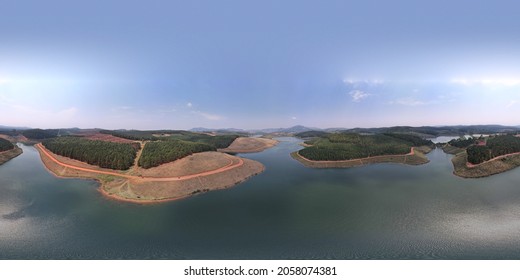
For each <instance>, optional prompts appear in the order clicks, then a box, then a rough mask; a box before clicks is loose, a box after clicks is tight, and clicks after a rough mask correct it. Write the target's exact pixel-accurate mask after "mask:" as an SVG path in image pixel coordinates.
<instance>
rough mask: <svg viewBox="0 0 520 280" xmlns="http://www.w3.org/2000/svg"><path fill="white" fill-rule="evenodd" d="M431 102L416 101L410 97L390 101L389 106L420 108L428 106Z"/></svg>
mask: <svg viewBox="0 0 520 280" xmlns="http://www.w3.org/2000/svg"><path fill="white" fill-rule="evenodd" d="M430 103H431V102H424V101H421V100H417V99H415V98H412V97H407V98H400V99H397V100H395V101H391V102H390V104H397V105H404V106H422V105H426V104H430Z"/></svg>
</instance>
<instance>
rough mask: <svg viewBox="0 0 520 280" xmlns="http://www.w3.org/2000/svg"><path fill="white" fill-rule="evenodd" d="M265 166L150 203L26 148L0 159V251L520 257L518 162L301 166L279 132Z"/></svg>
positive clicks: (13, 255) (55, 255) (9, 255)
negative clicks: (491, 166)
mask: <svg viewBox="0 0 520 280" xmlns="http://www.w3.org/2000/svg"><path fill="white" fill-rule="evenodd" d="M281 140H282V141H283V142H281V143H280V144H279V145H278V146H276V147H274V148H272V149H269V150H267V151H264V152H261V153H256V154H249V155H242V156H244V157H247V158H251V159H254V160H258V161H260V162H262V163H263V164H265V166H266V171H265V172H264V173H262V174H260V175H258V176H255V177H253V178H252V179H250V180H249V181H247V182H245V183H242V184H240V185H238V186H236V187H234V188H231V189H228V190H223V191H216V192H210V193H207V194H203V195H199V196H195V197H192V198H189V199H184V200H181V201H174V202H169V203H164V204H158V205H134V204H127V203H122V202H117V201H112V200H108V199H106V198H104V197H103V196H101V194H99V193H98V191H97V187H98V186H97V183H96V182H94V181H86V180H77V179H59V178H56V177H54V176H53V175H51V174H49V173H48V172H47V171H46V170H45V168H44V167H43V165H42V163H41V161H40V160H39V157H38V153H37V152H36V150H35V149H34V148H33V147H28V146H22V148H23V150H24V153H23V154H22V155H21V156H19V157H17V158H15V159H13V160H11V161H10V162H8V163H6V164H4V165H2V166H0V258H3V259H107V258H108V259H161V258H166V259H286V258H287V259H416V258H418V259H430V258H433V259H460V258H462V259H475V258H477V259H488V258H492V259H503V258H512V259H520V184H519V182H520V169H515V170H512V171H509V172H506V173H503V174H500V175H496V176H492V177H489V178H484V179H462V178H458V177H455V176H453V175H452V166H451V162H450V158H451V156H449V155H446V154H444V153H443V152H442V151H441V150H439V149H437V150H434V151H433V152H432V153H430V154H429V155H428V156H429V158H430V160H431V162H430V163H429V164H426V165H422V166H418V167H417V166H415V167H414V166H405V165H399V164H377V165H371V166H365V167H357V168H351V169H309V168H305V167H303V166H302V165H301V164H300V163H298V162H297V161H294V160H292V159H291V157H290V155H289V153H290V152H292V151H295V150H298V149H300V148H301V147H300V146H298V140H297V139H295V138H282V139H281Z"/></svg>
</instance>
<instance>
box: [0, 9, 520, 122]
mask: <svg viewBox="0 0 520 280" xmlns="http://www.w3.org/2000/svg"><path fill="white" fill-rule="evenodd" d="M28 2H29V3H28ZM28 2H24V4H23V5H21V4H19V3H16V2H7V3H3V4H2V11H3V12H2V13H1V15H2V16H0V38H1V39H0V111H1V112H2V116H1V117H0V124H2V125H7V126H27V127H40V128H64V127H81V128H92V127H101V128H106V129H191V128H194V127H207V128H243V129H261V128H278V127H291V126H294V125H305V126H308V127H319V128H329V127H345V128H354V127H388V126H444V125H478V124H501V125H511V126H517V125H519V124H520V118H519V117H518V111H519V109H520V38H519V37H518V36H515V34H516V33H518V32H517V31H518V30H519V29H520V19H519V18H518V16H517V13H516V11H517V10H518V8H520V4H518V3H517V2H515V1H493V3H489V4H488V3H481V2H474V1H466V0H464V1H456V2H454V1H435V2H431V3H424V2H417V1H405V0H401V1H392V2H391V3H390V2H383V1H327V2H325V3H324V2H317V1H250V2H243V1H222V2H221V1H218V2H217V1H189V2H187V1H148V2H146V3H139V2H134V1H110V2H108V3H107V2H106V1H89V2H88V3H87V2H85V3H77V2H68V1H46V2H45V3H44V2H41V1H28Z"/></svg>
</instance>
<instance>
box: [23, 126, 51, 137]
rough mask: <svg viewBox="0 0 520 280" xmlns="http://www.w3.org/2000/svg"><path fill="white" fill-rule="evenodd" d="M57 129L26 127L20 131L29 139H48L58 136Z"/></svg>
mask: <svg viewBox="0 0 520 280" xmlns="http://www.w3.org/2000/svg"><path fill="white" fill-rule="evenodd" d="M58 133H59V130H58V129H39V128H36V129H28V130H24V131H23V132H22V134H23V136H25V137H27V138H29V139H37V140H41V139H48V138H53V137H56V136H58Z"/></svg>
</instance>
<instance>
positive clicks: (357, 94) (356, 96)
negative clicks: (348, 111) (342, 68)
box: [348, 89, 372, 102]
mask: <svg viewBox="0 0 520 280" xmlns="http://www.w3.org/2000/svg"><path fill="white" fill-rule="evenodd" d="M348 94H349V95H350V96H352V101H354V102H360V101H361V100H363V99H365V98H367V97H369V96H370V95H372V94H370V93H368V92H365V91H362V90H357V89H356V90H352V91H350V92H349V93H348Z"/></svg>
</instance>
